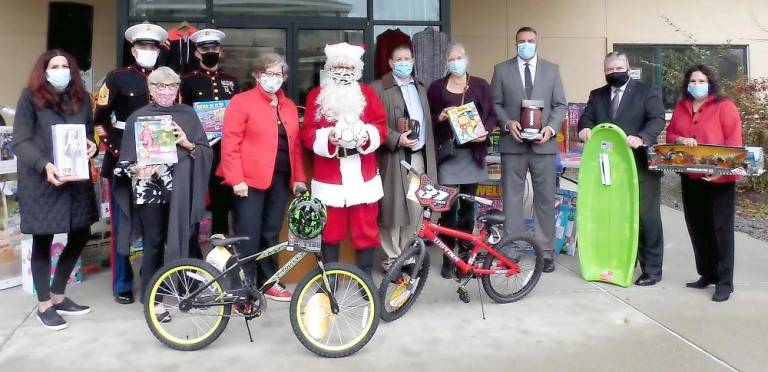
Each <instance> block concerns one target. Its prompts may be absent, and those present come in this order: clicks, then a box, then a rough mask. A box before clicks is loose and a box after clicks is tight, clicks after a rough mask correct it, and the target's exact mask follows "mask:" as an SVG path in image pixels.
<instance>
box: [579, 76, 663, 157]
mask: <svg viewBox="0 0 768 372" xmlns="http://www.w3.org/2000/svg"><path fill="white" fill-rule="evenodd" d="M602 123H613V124H616V125H618V126H619V127H620V128H621V129H622V130H624V132H625V133H626V134H627V135H628V136H637V137H640V138H642V139H643V142H644V143H645V144H646V145H647V146H652V145H655V144H656V142H658V140H657V138H658V136H659V134H660V133H661V131H662V130H664V126H665V125H666V123H665V122H664V103H663V102H662V100H661V93H660V91H659V89H658V88H656V87H654V86H651V85H649V84H646V83H644V82H641V81H637V80H634V79H632V80H630V81H629V83H628V84H627V88H626V90H625V91H624V95H623V96H622V97H621V102H620V103H619V110H618V112H617V114H616V119H614V120H611V87H610V86H609V85H605V86H602V87H600V88H597V89H595V90H593V91H592V92H590V93H589V101H588V102H587V107H586V108H585V109H584V114H583V115H582V116H581V120H579V130H582V129H584V128H592V127H594V126H595V125H597V124H602ZM641 151H642V150H641Z"/></svg>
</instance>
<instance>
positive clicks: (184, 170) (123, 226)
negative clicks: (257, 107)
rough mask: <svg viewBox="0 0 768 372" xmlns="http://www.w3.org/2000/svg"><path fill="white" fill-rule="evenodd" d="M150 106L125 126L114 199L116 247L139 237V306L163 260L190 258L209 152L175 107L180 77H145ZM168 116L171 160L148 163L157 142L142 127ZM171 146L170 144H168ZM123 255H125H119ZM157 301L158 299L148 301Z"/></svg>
mask: <svg viewBox="0 0 768 372" xmlns="http://www.w3.org/2000/svg"><path fill="white" fill-rule="evenodd" d="M147 82H148V83H149V94H150V95H151V96H152V103H150V104H149V105H146V106H144V107H142V108H140V109H138V110H136V112H134V113H133V114H132V115H131V116H130V117H128V120H127V121H126V125H125V132H124V133H123V143H122V145H121V147H120V158H119V159H118V165H117V166H116V167H115V170H114V172H115V178H116V181H117V180H118V179H120V178H122V179H123V180H125V179H128V180H130V182H114V184H115V187H114V193H115V200H117V203H118V204H119V205H120V213H121V215H120V226H118V229H119V232H118V234H117V236H118V238H119V239H121V240H123V241H122V242H121V244H118V247H126V248H127V247H128V246H129V243H130V240H132V239H133V238H136V237H139V236H140V237H142V239H143V241H144V252H143V255H142V266H141V285H142V291H143V296H142V301H143V302H145V301H147V299H146V298H145V297H144V296H146V295H147V293H148V292H149V291H148V289H149V288H148V286H149V285H150V283H149V280H150V279H151V278H152V276H154V275H155V273H156V272H157V270H158V269H160V267H161V266H162V265H163V263H164V262H165V261H166V260H167V261H173V260H176V259H179V258H185V257H189V256H195V255H197V254H199V252H195V250H196V249H197V247H195V246H192V245H191V244H190V240H192V237H193V235H195V232H194V231H195V225H196V224H197V223H199V222H200V220H202V218H203V216H204V214H205V192H206V191H207V189H208V178H209V175H210V172H211V162H212V161H213V152H212V150H211V146H210V145H209V144H208V138H207V137H206V135H205V131H204V130H203V125H202V124H201V123H200V119H199V118H198V117H197V114H196V113H195V111H194V110H193V109H192V108H191V107H189V106H187V105H182V104H180V103H178V99H177V97H178V90H179V83H180V78H179V76H178V75H177V74H176V73H175V72H174V71H173V70H171V69H170V68H168V67H159V68H158V69H156V70H155V71H152V73H151V74H149V76H148V77H147ZM162 116H165V117H169V116H170V118H169V119H170V122H171V126H172V128H173V135H174V137H175V138H174V140H175V151H176V161H175V162H174V161H167V162H160V163H159V164H158V163H155V162H151V161H150V162H147V161H146V159H144V157H145V155H142V151H145V147H146V146H151V144H152V143H154V142H155V141H162V139H160V138H159V136H157V135H156V134H155V133H153V132H151V131H150V129H149V127H148V126H147V127H146V128H145V127H144V124H142V123H145V122H146V121H147V118H149V117H155V119H158V118H157V117H162ZM171 144H173V143H171ZM121 253H123V254H128V252H127V251H126V252H121ZM151 301H158V302H161V301H162V299H161V298H158V299H151ZM155 309H156V310H159V311H161V312H160V313H158V314H156V315H157V316H158V319H159V320H160V321H162V322H167V321H170V315H169V313H168V312H167V311H164V310H165V309H164V308H163V306H162V304H158V306H156V307H155Z"/></svg>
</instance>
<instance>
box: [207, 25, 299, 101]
mask: <svg viewBox="0 0 768 372" xmlns="http://www.w3.org/2000/svg"><path fill="white" fill-rule="evenodd" d="M221 30H222V31H224V33H226V34H227V38H226V40H225V41H224V49H223V50H224V52H223V55H222V67H223V68H224V71H226V72H227V73H229V74H232V75H234V76H235V77H236V78H237V80H238V81H239V82H240V88H241V89H242V90H243V91H245V90H248V89H251V88H252V87H253V86H254V81H253V77H251V69H252V68H253V64H254V62H256V57H258V56H259V55H261V54H264V53H277V54H279V55H281V56H283V58H286V60H287V58H288V56H287V51H288V46H287V40H288V37H287V34H288V32H287V30H286V29H279V28H275V29H257V28H222V29H221Z"/></svg>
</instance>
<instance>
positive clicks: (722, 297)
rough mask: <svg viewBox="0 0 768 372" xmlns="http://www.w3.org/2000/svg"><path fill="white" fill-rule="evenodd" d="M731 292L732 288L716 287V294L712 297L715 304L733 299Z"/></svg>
mask: <svg viewBox="0 0 768 372" xmlns="http://www.w3.org/2000/svg"><path fill="white" fill-rule="evenodd" d="M731 292H733V290H731V289H730V288H725V287H720V286H718V287H715V294H713V295H712V301H715V302H723V301H728V298H729V297H731Z"/></svg>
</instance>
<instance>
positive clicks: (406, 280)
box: [379, 238, 429, 322]
mask: <svg viewBox="0 0 768 372" xmlns="http://www.w3.org/2000/svg"><path fill="white" fill-rule="evenodd" d="M420 244H421V241H420V240H418V239H415V238H414V239H411V240H409V241H408V243H406V245H405V246H406V247H407V248H405V250H403V253H401V254H400V256H398V257H397V259H396V260H395V262H394V263H393V264H392V266H390V268H389V270H388V271H387V274H386V275H384V279H383V280H382V281H381V284H380V285H379V296H381V301H382V311H381V319H383V320H384V321H385V322H392V321H395V320H397V319H400V317H402V316H403V315H405V313H407V312H408V310H410V308H411V306H413V304H414V303H415V302H416V299H417V298H419V295H420V294H421V290H422V289H424V284H425V283H426V282H427V276H428V275H429V253H427V252H425V254H424V261H423V262H422V264H421V267H420V268H419V271H418V273H415V274H414V273H413V265H414V264H415V263H416V260H417V259H418V257H419V253H420V252H421V248H420ZM409 267H410V269H409Z"/></svg>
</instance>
